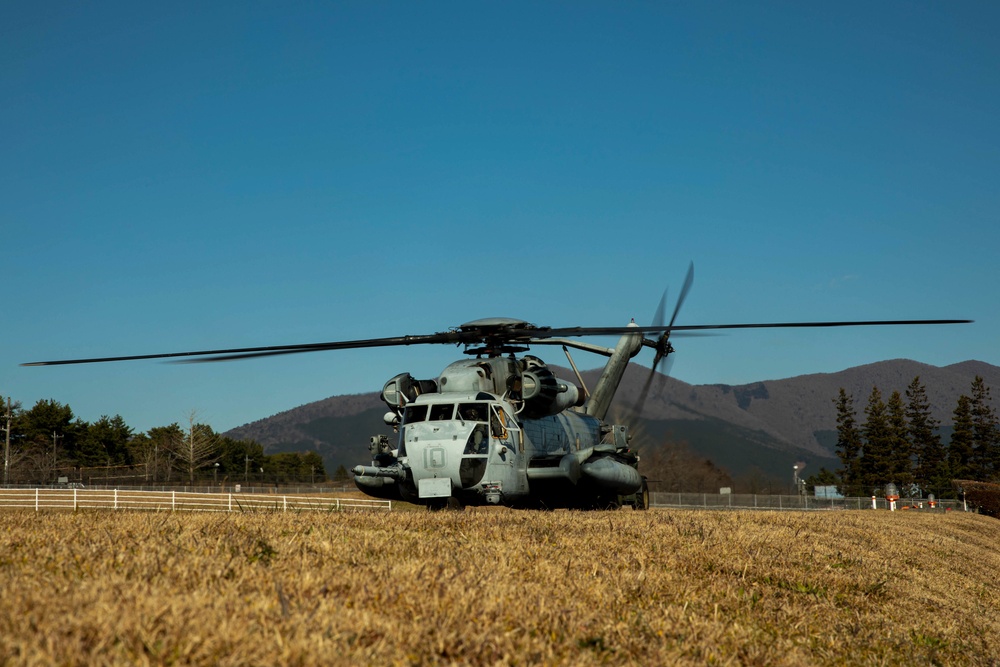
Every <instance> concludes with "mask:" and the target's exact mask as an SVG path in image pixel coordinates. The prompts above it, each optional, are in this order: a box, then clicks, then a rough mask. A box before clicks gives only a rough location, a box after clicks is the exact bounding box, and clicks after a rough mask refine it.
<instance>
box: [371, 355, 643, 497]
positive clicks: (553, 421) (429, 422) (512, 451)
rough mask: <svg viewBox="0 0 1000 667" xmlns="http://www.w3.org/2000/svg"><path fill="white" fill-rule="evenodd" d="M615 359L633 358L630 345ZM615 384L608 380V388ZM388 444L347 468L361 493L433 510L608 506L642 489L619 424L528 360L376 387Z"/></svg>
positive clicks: (464, 365)
mask: <svg viewBox="0 0 1000 667" xmlns="http://www.w3.org/2000/svg"><path fill="white" fill-rule="evenodd" d="M624 340H625V341H627V342H628V343H629V344H628V345H625V344H623V345H621V346H620V347H621V351H620V352H619V353H618V354H619V355H621V356H624V355H628V354H633V353H634V347H636V346H637V344H635V345H633V341H632V340H631V339H630V338H629V337H625V339H624ZM615 384H616V385H617V382H615ZM382 397H383V400H385V402H386V404H387V405H389V407H390V409H392V412H391V413H389V414H387V415H386V418H387V423H390V424H392V425H393V426H395V427H396V429H397V431H398V435H397V440H396V442H395V445H393V443H391V442H389V441H388V439H387V438H384V437H383V438H379V437H377V436H376V437H375V438H373V439H372V455H373V461H372V465H371V466H357V467H356V468H355V469H354V472H355V483H356V484H357V486H358V488H359V489H361V490H362V491H364V492H365V493H368V494H369V495H373V496H377V497H381V498H396V499H399V500H405V501H409V502H415V503H421V504H427V505H432V506H433V505H436V504H443V503H447V502H451V503H457V504H462V505H485V504H505V505H511V506H544V507H591V506H612V505H615V504H617V503H619V502H620V499H621V497H622V496H629V495H634V494H636V493H637V492H639V491H641V490H642V489H644V481H643V478H642V476H641V475H640V474H639V473H638V471H637V470H636V465H637V463H638V457H637V456H636V455H635V454H634V453H633V452H632V451H631V450H630V449H629V446H628V431H627V429H626V428H625V427H624V426H617V425H609V424H605V423H604V422H603V421H602V420H601V419H600V418H599V417H597V416H594V415H592V414H589V413H588V412H587V410H586V408H585V407H583V406H584V398H585V393H584V392H583V391H582V390H581V389H579V388H578V387H576V386H575V385H573V384H572V383H571V382H567V381H565V380H560V379H559V378H556V377H555V376H554V375H553V374H552V372H551V371H550V370H549V369H548V367H546V366H545V364H544V363H543V362H542V361H541V360H540V359H537V358H536V357H531V356H525V357H522V358H520V359H516V358H514V357H513V356H510V357H502V356H493V357H490V358H487V359H466V360H461V361H456V362H454V363H452V364H450V365H449V366H448V367H447V368H445V370H444V371H443V372H442V374H441V376H440V377H438V378H437V380H434V381H428V380H425V381H417V380H414V379H413V378H411V377H410V376H409V374H402V375H398V376H396V377H395V378H392V379H391V380H390V381H389V382H387V383H386V386H385V388H384V389H383V392H382Z"/></svg>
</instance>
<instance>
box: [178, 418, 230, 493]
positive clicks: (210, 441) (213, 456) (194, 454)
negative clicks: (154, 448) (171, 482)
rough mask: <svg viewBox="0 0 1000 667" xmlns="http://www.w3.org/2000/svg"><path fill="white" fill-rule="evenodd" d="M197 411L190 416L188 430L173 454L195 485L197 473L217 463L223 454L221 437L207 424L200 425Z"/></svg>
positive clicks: (180, 467)
mask: <svg viewBox="0 0 1000 667" xmlns="http://www.w3.org/2000/svg"><path fill="white" fill-rule="evenodd" d="M197 417H198V413H197V411H195V410H192V411H191V414H190V415H188V429H187V432H186V433H185V434H184V437H183V438H182V439H181V441H180V442H179V443H178V445H177V447H176V449H175V450H174V452H173V455H174V460H175V462H176V464H177V467H178V468H179V469H180V470H181V471H182V472H186V473H187V476H188V482H189V483H192V484H193V483H194V475H195V471H196V470H199V469H200V468H204V467H206V466H209V465H211V464H213V463H215V462H216V461H217V460H218V459H219V456H220V454H221V452H220V448H219V436H218V435H216V433H215V431H213V430H212V427H211V426H208V425H207V424H198V423H196V421H195V420H196V419H197Z"/></svg>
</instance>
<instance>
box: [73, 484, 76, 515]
mask: <svg viewBox="0 0 1000 667" xmlns="http://www.w3.org/2000/svg"><path fill="white" fill-rule="evenodd" d="M73 511H74V512H75V511H76V488H74V489H73Z"/></svg>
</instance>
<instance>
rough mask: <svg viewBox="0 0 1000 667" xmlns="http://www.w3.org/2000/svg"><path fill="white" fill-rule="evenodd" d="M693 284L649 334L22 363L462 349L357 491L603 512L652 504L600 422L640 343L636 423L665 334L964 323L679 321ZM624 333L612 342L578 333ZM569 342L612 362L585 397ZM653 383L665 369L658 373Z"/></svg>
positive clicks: (489, 321) (618, 442)
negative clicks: (559, 366)
mask: <svg viewBox="0 0 1000 667" xmlns="http://www.w3.org/2000/svg"><path fill="white" fill-rule="evenodd" d="M693 278H694V265H693V263H692V265H691V266H690V267H689V268H688V272H687V275H686V277H685V281H684V285H683V287H682V289H681V292H680V296H679V297H678V299H677V303H676V306H675V308H674V311H673V315H672V316H671V318H670V321H669V323H665V322H664V319H665V317H664V315H665V305H666V292H664V295H663V297H662V298H661V300H660V304H659V307H658V308H657V310H656V313H655V315H654V318H653V324H652V325H650V326H639V325H637V324H636V323H635V322H634V321H633V322H631V323H629V324H628V325H626V326H624V327H621V326H619V327H565V328H552V327H544V326H536V325H534V324H531V323H528V322H525V321H523V320H518V319H511V318H503V317H492V318H486V319H479V320H474V321H472V322H467V323H465V324H463V325H461V326H458V327H455V328H453V329H450V330H448V331H445V332H438V333H432V334H424V335H413V336H397V337H390V338H372V339H364V340H350V341H334V342H326V343H310V344H302V345H278V346H267V347H252V348H234V349H223V350H204V351H198V352H174V353H167V354H144V355H134V356H120V357H103V358H93V359H67V360H61V361H44V362H32V363H27V364H23V365H25V366H51V365H62V364H81V363H100V362H111V361H134V360H144V359H173V360H175V361H197V362H205V361H228V360H233V359H250V358H255V357H266V356H275V355H283V354H297V353H301V352H317V351H323V350H343V349H356V348H369V347H390V346H400V345H434V344H444V345H459V346H464V352H465V354H466V355H468V357H467V358H464V359H460V360H458V361H455V362H453V363H451V364H449V365H448V366H447V367H446V368H445V369H444V370H443V371H441V373H440V375H439V376H438V377H437V378H435V379H426V380H418V379H416V378H414V377H413V376H411V375H410V374H409V373H401V374H399V375H396V376H395V377H393V378H391V379H390V380H389V381H388V382H386V383H385V385H384V386H383V388H382V392H381V398H382V400H383V401H384V402H385V404H386V405H387V406H388V408H389V411H388V412H387V413H386V415H385V423H386V424H387V426H390V427H392V429H393V431H394V437H393V438H390V437H389V436H388V435H375V436H373V437H372V438H371V441H370V444H369V450H370V451H371V454H372V460H371V461H370V462H369V463H368V464H365V465H358V466H356V467H355V468H354V469H353V472H354V475H355V477H354V481H355V484H356V485H357V487H358V488H359V489H360V490H361V491H363V492H364V493H366V494H368V495H370V496H374V497H377V498H389V499H396V500H403V501H407V502H412V503H417V504H423V505H427V506H429V507H431V508H440V507H445V506H450V507H461V506H464V505H508V506H513V507H544V508H581V509H599V508H614V507H619V506H622V505H631V506H632V507H633V508H635V509H640V510H641V509H646V508H647V507H648V506H649V492H648V486H647V481H646V478H645V477H643V475H642V474H641V473H640V472H639V469H638V467H639V465H638V464H639V456H638V454H637V453H636V452H635V451H634V450H633V449H632V448H631V446H630V440H631V436H630V434H629V429H628V427H627V426H626V425H625V424H618V423H611V422H609V421H607V415H608V411H609V408H610V406H611V402H612V400H613V399H614V396H615V392H616V391H617V389H618V386H619V384H620V383H621V380H622V378H623V376H624V374H625V370H626V368H627V366H628V363H629V361H630V360H631V359H632V358H633V357H635V356H636V355H637V354H638V353H639V351H640V350H641V349H642V348H643V347H650V348H652V349H653V350H654V351H655V356H654V359H653V365H652V368H651V370H650V374H649V376H648V377H647V379H646V382H645V384H644V386H643V388H642V391H641V392H640V395H639V400H638V402H637V404H636V406H635V407H634V409H633V412H634V413H635V414H636V416H637V415H638V414H639V413H640V412H641V409H642V404H643V402H644V401H645V399H646V396H647V395H648V392H649V389H650V387H651V384H652V381H653V379H654V377H656V376H657V371H658V369H661V368H662V367H663V364H664V362H665V361H667V358H668V357H669V355H670V354H672V353H673V352H674V348H673V345H672V344H671V343H670V337H671V335H672V334H676V335H698V333H699V332H706V331H713V330H727V329H750V328H789V327H844V326H876V325H878V326H882V325H917V324H925V325H926V324H960V323H967V322H970V321H971V320H883V321H842V322H783V323H762V324H716V325H675V323H674V322H675V320H676V318H677V314H678V312H679V310H680V308H681V305H682V304H683V302H684V300H685V298H686V296H687V294H688V292H689V291H690V289H691V285H692V282H693ZM592 336H620V339H619V340H618V343H617V345H616V346H615V347H613V348H607V347H603V346H600V345H595V344H592V343H588V342H585V341H581V340H578V339H579V338H585V337H592ZM537 345H560V346H562V347H563V350H564V351H565V353H566V356H567V358H568V360H569V362H570V366H571V367H572V368H573V370H574V372H575V373H576V382H575V383H574V382H572V381H568V380H565V379H562V378H558V377H556V376H555V374H554V373H553V372H552V370H551V369H550V368H549V367H548V366H547V365H546V363H545V362H544V361H542V360H541V359H540V358H538V357H536V356H534V355H530V354H526V353H527V352H528V351H529V350H530V347H531V346H537ZM568 348H574V349H579V350H584V351H587V352H591V353H596V354H599V355H603V356H606V357H607V358H608V360H607V362H606V364H605V366H604V369H603V371H602V372H601V375H600V377H599V378H598V380H597V383H596V385H595V387H594V390H593V392H589V391H588V390H587V389H586V386H585V384H584V382H583V379H582V377H581V376H580V374H579V372H578V371H577V370H576V364H575V363H574V362H573V359H572V357H571V356H570V354H569V350H568ZM660 377H661V378H662V375H661V376H660Z"/></svg>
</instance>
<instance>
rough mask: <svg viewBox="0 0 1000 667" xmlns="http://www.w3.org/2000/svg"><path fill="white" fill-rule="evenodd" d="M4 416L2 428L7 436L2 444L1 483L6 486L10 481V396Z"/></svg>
mask: <svg viewBox="0 0 1000 667" xmlns="http://www.w3.org/2000/svg"><path fill="white" fill-rule="evenodd" d="M5 417H6V419H7V422H6V423H7V425H6V426H5V427H4V429H3V430H4V431H5V432H6V434H7V437H6V438H5V440H4V445H3V485H4V486H7V485H8V484H9V483H10V418H11V414H10V396H8V397H7V414H6V415H5Z"/></svg>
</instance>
